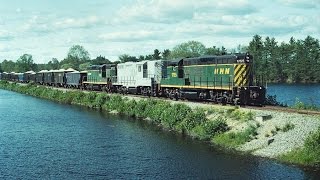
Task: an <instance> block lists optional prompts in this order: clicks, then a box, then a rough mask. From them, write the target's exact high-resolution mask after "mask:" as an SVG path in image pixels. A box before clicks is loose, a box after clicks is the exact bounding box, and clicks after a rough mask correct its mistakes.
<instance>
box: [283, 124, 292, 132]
mask: <svg viewBox="0 0 320 180" xmlns="http://www.w3.org/2000/svg"><path fill="white" fill-rule="evenodd" d="M294 127H295V126H294V124H292V123H286V124H285V125H284V126H283V127H282V129H281V130H282V131H283V132H287V131H289V130H291V129H293V128H294Z"/></svg>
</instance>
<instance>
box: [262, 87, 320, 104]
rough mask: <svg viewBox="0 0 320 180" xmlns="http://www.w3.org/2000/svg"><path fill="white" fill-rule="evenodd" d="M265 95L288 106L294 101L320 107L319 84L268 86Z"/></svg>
mask: <svg viewBox="0 0 320 180" xmlns="http://www.w3.org/2000/svg"><path fill="white" fill-rule="evenodd" d="M267 94H269V95H276V96H277V100H278V101H279V102H282V103H285V104H288V105H289V106H290V105H294V104H295V102H296V100H299V101H302V102H304V103H307V104H314V105H317V106H320V84H268V88H267Z"/></svg>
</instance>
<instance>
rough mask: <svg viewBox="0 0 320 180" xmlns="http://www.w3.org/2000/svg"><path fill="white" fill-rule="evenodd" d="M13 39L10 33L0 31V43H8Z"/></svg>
mask: <svg viewBox="0 0 320 180" xmlns="http://www.w3.org/2000/svg"><path fill="white" fill-rule="evenodd" d="M12 39H13V36H12V34H11V33H9V32H8V31H6V30H0V41H10V40H12Z"/></svg>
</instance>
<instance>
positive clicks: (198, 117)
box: [184, 108, 207, 131]
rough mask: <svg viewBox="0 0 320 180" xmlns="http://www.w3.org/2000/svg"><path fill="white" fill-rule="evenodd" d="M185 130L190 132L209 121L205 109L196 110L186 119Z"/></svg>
mask: <svg viewBox="0 0 320 180" xmlns="http://www.w3.org/2000/svg"><path fill="white" fill-rule="evenodd" d="M184 121H185V122H184V126H185V129H186V130H188V131H190V130H191V129H192V128H194V127H196V126H198V125H200V124H202V123H203V122H205V121H207V118H206V115H205V113H204V110H203V109H198V108H197V109H195V110H193V111H192V112H190V113H188V114H187V116H186V118H185V119H184Z"/></svg>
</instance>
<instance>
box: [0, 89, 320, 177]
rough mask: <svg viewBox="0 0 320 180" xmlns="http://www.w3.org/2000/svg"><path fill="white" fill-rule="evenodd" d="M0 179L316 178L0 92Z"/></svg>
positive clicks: (143, 126)
mask: <svg viewBox="0 0 320 180" xmlns="http://www.w3.org/2000/svg"><path fill="white" fill-rule="evenodd" d="M0 113H1V116H0V179H141V178H143V179H316V177H319V175H320V172H319V171H317V170H313V169H302V168H299V167H295V166H290V165H285V164H280V163H277V162H275V161H271V160H266V159H262V158H256V157H252V156H248V155H239V154H236V153H232V152H223V151H222V150H219V149H217V148H215V147H210V146H209V145H207V144H204V143H201V142H196V141H192V140H190V139H186V138H183V137H180V136H177V135H174V134H171V133H166V132H163V131H161V130H160V129H159V128H157V127H156V126H154V125H150V124H147V123H145V122H141V121H134V120H132V119H127V118H124V117H117V116H111V115H105V114H103V113H99V112H96V111H90V110H86V109H83V108H80V107H74V106H69V105H61V104H58V103H54V102H50V101H46V100H42V99H37V98H34V97H30V96H26V95H21V94H17V93H14V92H9V91H4V90H0Z"/></svg>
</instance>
